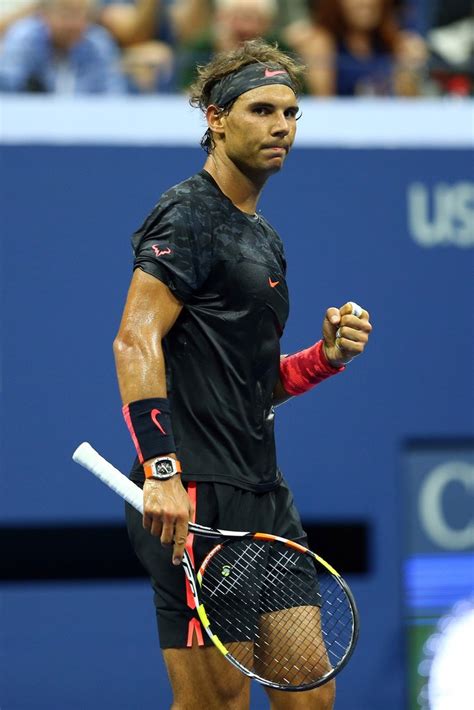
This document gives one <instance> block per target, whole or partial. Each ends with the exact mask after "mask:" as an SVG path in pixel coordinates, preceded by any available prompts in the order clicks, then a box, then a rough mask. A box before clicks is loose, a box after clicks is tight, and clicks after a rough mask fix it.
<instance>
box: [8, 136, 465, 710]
mask: <svg viewBox="0 0 474 710" xmlns="http://www.w3.org/2000/svg"><path fill="white" fill-rule="evenodd" d="M202 163H203V155H202V153H201V151H199V150H198V149H190V148H172V147H168V148H165V147H153V148H139V147H100V146H95V147H84V146H81V147H74V146H69V147H65V146H63V147H60V146H56V147H52V146H43V147H39V146H36V147H34V146H3V147H2V174H3V175H4V176H8V179H7V180H4V183H3V186H2V190H1V203H2V204H1V207H2V213H3V220H2V222H3V224H2V240H1V256H2V264H1V269H2V271H1V305H2V316H1V343H0V344H1V351H2V353H1V357H2V366H3V379H2V382H3V389H2V393H1V396H2V408H1V417H2V455H1V461H0V465H1V472H2V477H1V481H2V492H1V496H0V519H1V521H2V524H3V525H7V524H16V525H18V524H20V525H21V524H25V525H26V524H28V525H31V524H32V523H47V524H51V523H55V522H56V523H64V522H68V523H73V522H81V523H83V522H87V521H95V522H97V521H102V522H103V521H117V520H119V519H121V517H122V505H121V502H120V501H119V500H117V499H116V498H115V497H114V496H113V495H111V494H110V493H109V492H108V491H106V490H105V489H103V488H102V487H101V486H100V485H99V484H98V483H96V482H95V481H94V480H92V479H91V477H90V476H88V475H87V474H86V473H84V472H83V471H82V470H80V469H79V468H78V467H77V466H76V465H75V464H73V463H72V462H71V461H70V456H71V452H72V450H73V449H74V447H75V446H76V445H77V444H78V443H80V442H81V441H83V440H84V439H87V440H89V441H90V442H91V443H92V444H93V445H94V446H96V447H97V448H98V449H99V450H100V451H101V452H102V453H103V454H104V455H105V456H106V457H108V458H109V459H110V460H112V462H113V463H115V464H116V465H117V466H119V467H121V468H123V469H127V468H128V466H129V463H130V460H131V458H132V454H133V448H132V444H131V441H130V440H129V436H128V433H127V431H126V428H125V425H124V423H123V420H122V417H121V411H120V400H119V395H118V389H117V386H116V381H115V375H114V370H113V358H112V341H113V338H114V336H115V333H116V331H117V329H118V325H119V318H120V314H121V310H122V307H123V304H124V299H125V296H126V290H127V285H128V282H129V279H130V276H131V249H130V244H129V236H130V233H131V232H132V231H133V230H134V229H135V228H136V227H137V226H138V225H139V224H140V222H141V220H142V218H143V216H144V215H145V214H146V213H147V212H148V211H149V210H150V209H151V207H152V206H153V205H154V203H155V202H156V201H157V199H158V198H159V195H160V193H161V192H162V191H163V190H164V189H166V188H167V187H169V186H170V185H171V184H174V183H176V182H178V181H180V180H182V179H184V178H185V177H187V176H188V175H189V174H191V173H193V172H195V171H196V170H198V169H199V168H200V167H201V165H202ZM260 208H261V210H262V212H263V213H264V214H265V216H266V217H267V218H268V219H269V220H270V221H271V222H272V223H273V224H274V226H275V227H276V228H277V229H278V230H279V231H280V233H281V235H282V237H283V238H284V241H285V245H286V252H287V259H288V264H289V270H288V281H289V287H290V295H291V314H290V319H289V323H288V326H287V329H286V332H285V335H284V338H283V344H282V347H283V351H285V352H291V351H294V350H297V349H301V348H302V347H305V346H307V345H309V344H310V343H312V342H314V341H315V340H317V339H319V337H320V329H321V321H322V318H323V315H324V311H325V309H326V308H327V307H328V306H331V305H342V304H343V303H345V302H346V301H347V300H355V301H357V302H358V303H361V304H363V305H364V306H365V307H366V308H368V310H369V311H370V313H371V318H372V321H373V324H374V332H373V337H372V340H371V343H370V347H369V348H368V350H367V353H366V354H365V355H364V356H363V357H362V358H361V359H359V360H357V361H355V362H354V363H352V364H351V365H350V366H349V367H348V368H347V370H346V372H345V373H344V374H342V375H340V376H338V377H336V378H334V379H333V380H331V381H329V382H326V383H324V384H323V385H321V386H320V387H319V388H317V389H316V390H315V391H313V392H312V393H310V394H307V395H305V396H304V397H300V398H295V399H294V400H292V401H290V402H289V403H287V404H286V405H284V406H282V407H281V408H280V409H279V410H278V413H277V432H278V450H279V460H280V465H281V467H282V469H283V471H284V472H285V474H286V476H287V478H288V480H289V483H290V485H291V486H292V488H293V490H294V493H295V497H296V500H297V503H298V505H299V507H300V510H301V513H302V514H303V516H304V517H305V518H307V519H315V520H320V521H324V520H333V519H340V520H344V519H363V520H366V521H367V522H368V523H369V524H370V525H371V529H372V531H373V537H372V541H371V550H370V554H371V564H370V568H371V572H370V574H368V575H364V576H360V577H357V576H356V577H354V578H349V582H350V583H351V585H352V586H353V589H354V592H355V595H356V597H357V600H358V604H359V607H360V612H361V617H362V632H361V638H360V644H359V647H358V650H357V652H356V654H355V656H354V659H353V661H351V663H350V664H349V666H348V668H347V669H346V670H345V671H344V673H343V674H342V675H341V678H340V681H339V691H338V693H339V696H338V697H339V700H338V705H337V708H338V710H400V709H401V708H403V707H404V702H405V701H404V692H405V691H404V675H403V664H404V650H403V628H402V621H401V620H402V614H401V572H400V561H401V554H402V550H401V543H400V539H401V529H400V528H401V525H400V516H399V509H400V507H401V506H402V505H403V498H402V493H401V487H400V475H401V474H400V459H399V453H400V450H401V448H402V446H403V444H404V442H405V441H406V440H407V439H410V438H415V437H423V438H432V439H437V438H445V437H463V436H464V437H467V436H469V434H470V433H471V432H472V429H473V410H472V391H473V387H472V385H473V371H472V368H471V367H470V364H471V363H472V356H473V346H472V332H473V328H472V326H473V312H472V282H471V280H470V277H471V274H472V265H473V262H472V251H470V250H469V248H468V247H469V245H470V244H471V245H472V243H473V242H474V224H473V222H474V220H473V215H474V186H473V184H472V177H471V156H470V155H469V154H468V152H467V151H462V150H455V149H450V150H447V149H446V150H443V149H424V150H417V149H405V150H403V149H400V150H382V149H357V150H356V149H322V148H317V149H316V148H314V149H311V148H307V149H300V150H298V149H295V150H294V153H293V154H292V156H290V158H289V160H288V164H287V166H286V167H285V170H284V172H283V173H282V174H281V175H278V176H276V177H275V178H273V179H272V181H271V182H270V183H269V184H268V185H267V188H266V190H265V193H264V196H263V198H262V200H261V204H260ZM350 544H351V541H350V540H347V545H348V546H350ZM44 555H47V550H38V556H40V557H41V556H44ZM1 593H2V599H3V604H2V606H3V617H4V618H3V634H4V636H3V639H2V652H3V654H4V655H7V654H8V660H7V659H4V660H5V665H4V666H3V667H4V668H6V672H5V673H4V679H3V680H4V689H3V690H2V696H3V697H2V696H0V704H1V707H2V710H26V708H30V707H35V708H36V709H37V710H40V709H43V708H44V709H45V710H46V709H47V710H55V709H56V708H57V709H58V710H59V709H62V708H64V707H68V708H69V710H79V709H81V710H82V709H83V708H84V707H86V706H87V707H89V708H90V710H93V709H94V708H99V707H116V708H128V709H130V708H134V707H141V706H144V705H145V703H146V704H149V703H150V699H151V698H153V697H158V698H159V701H158V703H157V704H156V703H155V707H160V708H161V707H163V708H166V707H168V705H169V691H168V689H167V683H166V678H165V674H164V671H163V667H162V664H161V661H160V657H159V652H158V648H157V643H156V638H155V629H154V618H153V609H152V604H151V594H150V593H149V591H148V588H147V585H145V584H144V583H141V582H134V583H127V584H125V583H124V584H119V583H107V584H82V585H79V584H69V585H61V584H59V583H58V584H51V585H46V584H43V585H13V584H11V585H8V586H4V587H3V588H2V589H1ZM144 658H146V659H151V658H153V659H156V664H155V663H154V664H150V662H148V661H147V662H146V663H144V662H143V661H144ZM0 660H2V659H0ZM2 665H3V664H2ZM53 669H54V673H52V670H53ZM128 674H130V675H128ZM261 698H262V694H261V691H260V689H258V690H257V691H256V693H255V700H254V707H255V708H260V707H264V705H263V704H262V702H263V701H262V699H261Z"/></svg>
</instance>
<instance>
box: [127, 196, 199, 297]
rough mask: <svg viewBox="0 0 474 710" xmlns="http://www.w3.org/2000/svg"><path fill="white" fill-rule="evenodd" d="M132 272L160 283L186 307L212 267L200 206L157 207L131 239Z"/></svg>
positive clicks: (167, 203)
mask: <svg viewBox="0 0 474 710" xmlns="http://www.w3.org/2000/svg"><path fill="white" fill-rule="evenodd" d="M132 245H133V249H134V253H135V261H134V267H133V268H134V269H136V268H139V269H142V270H143V271H145V272H146V273H148V274H151V275H152V276H154V277H155V278H157V279H159V280H160V281H162V282H163V283H164V284H165V285H166V286H168V288H169V289H170V290H171V291H172V292H173V293H174V295H175V296H176V297H177V298H178V300H180V301H181V302H183V303H187V302H188V301H189V300H190V299H191V298H192V297H193V296H194V295H195V294H196V293H198V292H199V290H200V289H201V288H202V286H203V284H204V282H205V281H206V279H207V277H208V276H209V273H210V271H211V266H212V233H211V228H210V225H209V222H208V216H207V215H206V210H205V208H204V206H201V208H200V207H199V205H192V204H190V203H189V202H188V203H182V202H176V201H171V202H165V204H164V205H162V204H161V202H160V203H158V205H157V207H156V208H155V209H154V210H153V212H152V213H151V215H150V216H149V217H148V218H147V220H146V221H145V223H144V224H143V225H142V227H141V228H140V229H139V230H138V231H136V232H135V234H134V235H133V237H132Z"/></svg>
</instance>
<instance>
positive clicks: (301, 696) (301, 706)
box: [267, 680, 336, 710]
mask: <svg viewBox="0 0 474 710" xmlns="http://www.w3.org/2000/svg"><path fill="white" fill-rule="evenodd" d="M267 693H268V696H269V698H270V707H271V710H333V708H334V700H335V697H336V684H335V681H334V680H331V681H329V683H325V684H324V685H322V686H321V687H320V688H314V689H313V690H306V691H304V692H303V693H288V692H285V691H282V690H271V689H270V688H268V689H267Z"/></svg>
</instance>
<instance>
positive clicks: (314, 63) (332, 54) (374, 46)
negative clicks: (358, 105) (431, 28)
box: [296, 0, 426, 96]
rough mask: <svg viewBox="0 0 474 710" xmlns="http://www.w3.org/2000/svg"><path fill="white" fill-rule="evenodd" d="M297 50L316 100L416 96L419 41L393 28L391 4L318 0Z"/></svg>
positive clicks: (421, 55) (422, 51)
mask: <svg viewBox="0 0 474 710" xmlns="http://www.w3.org/2000/svg"><path fill="white" fill-rule="evenodd" d="M296 48H297V50H298V51H299V53H300V55H301V56H302V58H303V60H304V61H305V62H306V64H307V66H308V71H307V84H308V88H309V91H310V93H312V94H316V95H318V96H334V95H338V96H354V95H361V94H362V95H363V94H365V95H394V94H397V95H402V96H415V95H417V94H419V92H420V72H421V70H422V68H423V65H424V62H425V60H426V47H425V43H424V41H423V39H422V38H421V37H420V36H419V35H418V34H416V33H414V32H408V31H404V30H402V29H401V27H400V26H399V24H398V22H397V20H396V15H395V10H394V1H393V0H318V2H317V3H315V5H314V25H313V27H312V28H311V29H309V30H308V31H307V32H306V34H305V35H302V36H301V37H300V38H299V43H298V45H297V47H296Z"/></svg>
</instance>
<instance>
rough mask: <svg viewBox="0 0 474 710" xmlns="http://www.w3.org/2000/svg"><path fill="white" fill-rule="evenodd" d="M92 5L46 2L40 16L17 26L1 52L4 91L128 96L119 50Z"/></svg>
mask: <svg viewBox="0 0 474 710" xmlns="http://www.w3.org/2000/svg"><path fill="white" fill-rule="evenodd" d="M92 3H93V0H43V2H42V3H41V4H40V6H39V10H38V12H37V13H36V14H34V15H32V16H30V17H26V18H24V19H21V20H18V21H17V22H15V23H14V24H12V25H11V26H10V27H9V29H8V30H7V31H6V33H5V35H4V38H3V41H2V46H1V51H0V90H2V91H35V92H38V91H39V92H54V93H61V94H96V93H119V92H122V91H124V89H125V85H124V80H123V77H122V75H121V73H120V71H119V62H120V54H119V50H118V47H117V46H116V44H115V42H114V40H113V39H112V38H111V37H110V35H109V33H108V32H107V31H106V30H105V29H104V28H103V27H99V26H98V25H94V24H92V23H91V21H90V16H91V15H90V13H91V10H92V8H93V4H92Z"/></svg>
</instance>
